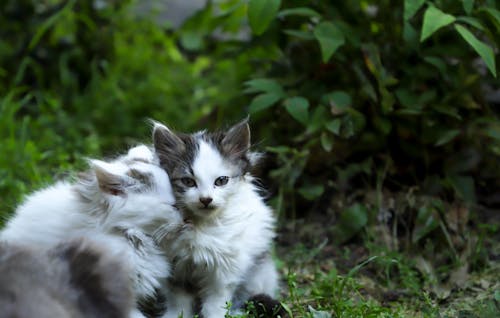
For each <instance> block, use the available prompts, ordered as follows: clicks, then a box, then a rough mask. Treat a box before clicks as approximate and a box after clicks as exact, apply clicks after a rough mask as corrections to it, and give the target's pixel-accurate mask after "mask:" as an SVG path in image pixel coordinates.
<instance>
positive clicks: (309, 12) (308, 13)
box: [278, 7, 321, 18]
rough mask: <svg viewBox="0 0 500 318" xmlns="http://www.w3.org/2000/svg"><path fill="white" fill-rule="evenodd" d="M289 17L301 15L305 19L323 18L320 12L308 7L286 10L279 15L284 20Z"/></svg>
mask: <svg viewBox="0 0 500 318" xmlns="http://www.w3.org/2000/svg"><path fill="white" fill-rule="evenodd" d="M289 15H300V16H305V17H321V15H320V14H319V13H318V12H316V11H314V10H313V9H311V8H307V7H299V8H290V9H284V10H281V11H280V12H279V13H278V17H279V18H284V17H287V16H289Z"/></svg>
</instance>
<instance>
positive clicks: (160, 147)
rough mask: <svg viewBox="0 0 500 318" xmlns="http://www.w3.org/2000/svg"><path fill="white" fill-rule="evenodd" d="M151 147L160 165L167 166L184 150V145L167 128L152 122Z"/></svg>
mask: <svg viewBox="0 0 500 318" xmlns="http://www.w3.org/2000/svg"><path fill="white" fill-rule="evenodd" d="M153 124H154V126H153V145H154V147H155V151H156V154H157V155H158V158H159V159H160V163H162V164H168V163H171V162H174V161H176V160H175V158H176V157H177V156H178V154H179V153H182V152H183V151H184V150H185V149H186V144H185V143H184V141H182V139H181V138H179V136H177V135H176V134H175V133H174V132H173V131H171V130H170V129H168V128H167V126H165V125H163V124H160V123H158V122H153Z"/></svg>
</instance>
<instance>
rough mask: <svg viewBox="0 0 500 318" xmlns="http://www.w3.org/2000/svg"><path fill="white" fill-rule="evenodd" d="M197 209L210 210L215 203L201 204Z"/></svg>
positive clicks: (213, 208) (213, 207)
mask: <svg viewBox="0 0 500 318" xmlns="http://www.w3.org/2000/svg"><path fill="white" fill-rule="evenodd" d="M198 210H202V211H212V210H215V205H202V206H198Z"/></svg>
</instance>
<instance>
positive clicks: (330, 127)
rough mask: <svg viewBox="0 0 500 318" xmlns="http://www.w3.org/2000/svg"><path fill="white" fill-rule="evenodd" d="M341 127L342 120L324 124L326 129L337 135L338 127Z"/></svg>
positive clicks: (337, 119)
mask: <svg viewBox="0 0 500 318" xmlns="http://www.w3.org/2000/svg"><path fill="white" fill-rule="evenodd" d="M341 125H342V120H341V119H340V118H335V119H334V120H331V121H329V122H327V123H325V127H326V129H328V130H329V131H331V132H332V133H334V134H335V135H338V134H339V133H340V126H341Z"/></svg>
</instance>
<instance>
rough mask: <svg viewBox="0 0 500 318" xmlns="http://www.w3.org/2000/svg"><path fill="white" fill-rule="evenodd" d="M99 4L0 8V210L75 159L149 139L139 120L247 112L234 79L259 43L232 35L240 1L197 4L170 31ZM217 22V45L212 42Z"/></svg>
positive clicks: (190, 122) (199, 121) (183, 122)
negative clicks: (251, 44) (194, 10)
mask: <svg viewBox="0 0 500 318" xmlns="http://www.w3.org/2000/svg"><path fill="white" fill-rule="evenodd" d="M103 3H104V5H103V6H95V5H94V4H93V2H92V1H42V2H36V1H29V0H24V1H4V2H2V4H1V5H0V11H1V12H2V14H1V15H0V26H1V28H0V33H1V36H0V123H1V125H0V138H1V140H2V142H1V143H0V153H2V156H1V159H0V196H1V198H2V199H1V202H0V215H3V216H5V215H6V214H8V213H9V212H10V211H12V210H13V207H14V204H16V203H18V202H19V200H20V198H21V195H22V194H24V193H26V192H27V191H32V190H33V189H35V188H38V187H40V186H41V185H43V184H44V183H47V182H51V181H53V180H54V179H57V178H58V177H60V173H61V172H65V171H68V170H71V168H73V167H75V168H78V169H82V168H83V167H84V158H85V157H89V156H103V155H104V156H108V155H114V154H116V152H119V151H124V149H125V147H126V146H128V145H131V144H134V143H137V142H139V141H145V142H148V141H149V139H150V137H149V136H150V126H149V125H148V124H147V121H146V120H147V119H148V118H154V119H156V120H159V121H163V122H165V123H167V124H168V125H170V126H171V127H173V128H174V129H178V130H193V129H200V128H201V127H206V128H210V129H214V128H216V127H220V126H222V125H223V124H226V123H228V122H234V121H236V120H238V119H241V118H243V117H244V116H246V112H245V111H244V110H243V104H244V102H245V98H244V97H242V94H241V83H242V82H243V81H244V80H246V79H247V78H248V77H249V76H250V73H251V72H252V71H253V68H252V65H251V63H250V59H251V58H258V57H259V56H262V54H264V53H263V52H264V50H262V49H258V48H257V49H252V48H249V49H248V50H245V51H242V45H241V44H239V42H238V41H235V40H233V39H234V38H235V35H234V34H235V32H237V31H239V30H240V24H241V17H242V16H243V15H244V11H242V9H244V7H243V6H242V5H241V4H237V3H238V2H237V1H233V2H232V3H231V2H227V3H224V4H221V5H220V6H219V7H217V8H216V7H212V6H208V7H207V8H205V9H204V10H202V11H200V12H199V13H198V14H196V15H194V16H193V17H192V18H191V19H190V20H188V21H186V23H185V24H184V25H183V26H182V28H181V29H179V30H177V31H176V32H173V30H171V29H169V28H168V27H166V26H163V25H161V24H160V23H157V22H156V21H155V18H154V14H153V13H151V12H148V13H147V14H145V15H139V14H137V13H136V9H134V8H135V7H134V6H135V5H136V4H135V3H134V2H128V1H105V2H103ZM216 10H217V14H218V16H217V18H215V19H214V17H215V11H216ZM216 28H219V29H222V30H223V31H224V32H225V34H226V37H227V39H226V40H222V39H220V40H218V41H214V40H213V39H211V37H212V33H213V31H214V30H215V29H216ZM195 38H196V39H195ZM195 44H196V45H195Z"/></svg>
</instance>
